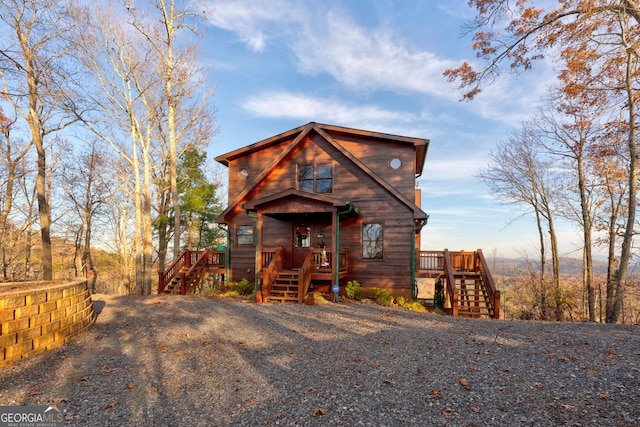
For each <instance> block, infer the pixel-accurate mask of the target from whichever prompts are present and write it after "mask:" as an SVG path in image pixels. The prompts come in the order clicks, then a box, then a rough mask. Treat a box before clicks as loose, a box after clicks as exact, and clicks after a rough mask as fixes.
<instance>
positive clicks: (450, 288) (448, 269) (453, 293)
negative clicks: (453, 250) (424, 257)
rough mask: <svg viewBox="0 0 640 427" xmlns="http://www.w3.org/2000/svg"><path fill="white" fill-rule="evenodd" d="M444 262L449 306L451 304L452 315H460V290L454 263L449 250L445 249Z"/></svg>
mask: <svg viewBox="0 0 640 427" xmlns="http://www.w3.org/2000/svg"><path fill="white" fill-rule="evenodd" d="M442 256H443V262H444V274H445V281H446V282H447V286H446V289H447V295H448V296H449V304H451V315H452V316H457V315H458V290H457V289H456V281H455V278H454V277H453V268H454V267H453V263H452V262H451V258H450V256H449V250H448V249H445V250H444V252H443V253H442Z"/></svg>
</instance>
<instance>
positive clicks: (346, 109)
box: [242, 92, 418, 131]
mask: <svg viewBox="0 0 640 427" xmlns="http://www.w3.org/2000/svg"><path fill="white" fill-rule="evenodd" d="M242 107H243V108H244V109H245V110H247V111H248V112H249V113H251V114H253V115H255V116H258V117H268V118H286V119H300V120H303V121H320V122H327V123H335V124H344V125H350V126H360V125H361V124H363V123H378V124H380V123H384V122H412V121H415V120H417V119H418V116H417V115H415V114H413V113H409V112H402V111H393V110H389V109H385V108H383V107H379V106H376V105H356V104H347V103H344V102H342V101H341V100H337V99H332V98H327V99H322V98H314V97H311V96H307V95H303V94H299V93H291V92H262V93H259V94H257V95H254V96H251V97H250V98H248V99H247V100H246V101H244V102H243V104H242ZM376 129H377V130H379V131H382V129H380V125H378V126H377V127H376Z"/></svg>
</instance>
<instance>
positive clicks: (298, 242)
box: [291, 224, 311, 268]
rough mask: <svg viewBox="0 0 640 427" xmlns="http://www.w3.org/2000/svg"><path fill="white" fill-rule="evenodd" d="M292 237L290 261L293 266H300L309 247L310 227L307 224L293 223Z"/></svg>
mask: <svg viewBox="0 0 640 427" xmlns="http://www.w3.org/2000/svg"><path fill="white" fill-rule="evenodd" d="M292 234H293V236H292V237H293V238H292V242H291V243H292V250H291V253H292V258H293V259H292V262H291V266H292V267H293V268H297V267H300V266H301V265H302V263H303V262H304V259H305V257H306V256H307V254H308V253H309V249H310V248H311V227H309V226H307V225H300V224H298V225H294V226H293V233H292Z"/></svg>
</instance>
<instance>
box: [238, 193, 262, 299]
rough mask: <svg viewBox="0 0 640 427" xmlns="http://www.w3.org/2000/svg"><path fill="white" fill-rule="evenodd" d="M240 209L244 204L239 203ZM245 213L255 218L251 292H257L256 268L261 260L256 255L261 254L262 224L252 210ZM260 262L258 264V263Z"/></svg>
mask: <svg viewBox="0 0 640 427" xmlns="http://www.w3.org/2000/svg"><path fill="white" fill-rule="evenodd" d="M240 207H241V208H242V209H244V205H240ZM246 212H247V215H248V216H249V217H251V218H254V219H255V220H256V225H255V232H254V243H255V245H256V253H255V265H254V266H253V293H254V294H256V295H257V294H258V290H260V291H262V289H259V286H258V268H259V266H260V265H262V264H261V263H262V260H261V259H258V255H262V253H261V251H260V250H259V247H260V246H261V245H262V237H261V236H260V227H261V226H262V221H261V217H260V216H259V215H256V214H254V213H253V212H249V211H246ZM259 263H260V264H259Z"/></svg>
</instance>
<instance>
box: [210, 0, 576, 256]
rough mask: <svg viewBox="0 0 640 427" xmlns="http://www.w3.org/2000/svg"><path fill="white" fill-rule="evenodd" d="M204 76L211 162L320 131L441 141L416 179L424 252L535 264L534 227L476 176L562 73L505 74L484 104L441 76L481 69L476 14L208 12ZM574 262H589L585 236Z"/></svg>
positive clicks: (224, 8) (447, 10) (566, 244)
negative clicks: (272, 140)
mask: <svg viewBox="0 0 640 427" xmlns="http://www.w3.org/2000/svg"><path fill="white" fill-rule="evenodd" d="M207 9H208V10H213V12H210V15H209V25H208V26H207V28H206V29H205V31H204V37H203V39H202V50H203V58H202V59H203V60H204V61H205V64H204V67H205V69H206V71H207V72H208V73H209V81H210V82H211V84H215V85H216V94H215V96H214V98H213V101H214V103H215V105H216V109H217V124H218V126H219V127H220V131H219V133H218V135H217V137H216V139H215V141H214V143H213V144H212V145H211V147H210V150H209V155H210V157H211V158H213V157H215V156H217V155H218V154H222V153H225V152H227V151H231V150H234V149H236V148H239V147H242V146H245V145H248V144H251V143H254V142H256V141H259V140H262V139H264V138H268V137H270V136H273V135H276V134H278V133H281V132H284V131H287V130H289V129H292V128H294V127H297V126H300V125H302V124H305V123H307V122H310V121H316V122H320V123H330V124H336V125H341V126H349V127H354V128H360V129H367V130H373V131H380V132H388V133H392V134H398V135H406V136H411V137H419V138H427V139H430V140H431V144H430V147H429V153H428V154H427V161H426V165H425V170H424V174H423V175H422V176H421V177H420V178H419V179H418V182H419V186H420V188H421V189H422V207H423V210H425V211H426V212H427V213H428V214H429V215H430V219H429V224H428V225H427V227H425V229H424V230H423V233H422V248H423V249H425V250H426V249H436V250H441V249H444V248H448V249H450V250H460V249H465V250H473V249H477V248H482V249H483V250H484V252H485V255H489V256H490V255H493V254H497V255H498V256H520V255H522V253H523V252H524V253H528V254H532V255H533V256H535V251H536V250H537V249H536V248H537V234H536V231H535V227H534V224H533V222H532V220H531V218H530V217H524V218H522V217H521V212H520V211H519V210H518V209H517V208H515V207H513V206H504V205H500V204H497V203H496V202H495V201H493V199H492V197H491V195H490V194H488V191H487V189H486V188H485V187H484V186H483V184H482V182H481V181H480V180H478V179H477V178H475V176H474V175H475V174H477V172H478V171H479V170H480V169H481V168H484V167H486V165H487V162H488V156H489V152H490V151H491V150H492V149H493V148H494V147H495V145H496V144H497V143H498V142H499V141H501V140H503V139H505V137H506V135H507V134H508V133H509V132H510V131H511V130H513V129H516V128H518V127H519V126H520V124H521V122H522V121H523V120H526V119H527V118H528V117H530V115H531V114H532V113H533V112H534V111H535V108H536V106H537V105H538V104H539V100H540V96H541V95H543V94H544V92H545V88H546V86H547V85H549V84H551V83H553V67H552V65H551V63H550V62H541V63H538V64H536V66H535V68H534V70H533V71H532V72H530V73H527V74H525V75H521V76H518V77H515V76H511V75H508V74H505V75H503V76H502V77H501V78H500V79H499V80H497V81H496V82H494V84H493V85H491V86H490V87H488V88H487V89H486V90H485V92H484V93H483V94H481V95H480V96H479V97H478V98H477V99H476V100H474V101H473V102H472V103H466V102H459V98H460V93H459V92H457V91H456V89H455V87H453V86H452V85H451V84H449V83H448V82H447V81H446V80H445V78H444V77H443V76H442V72H443V71H444V70H445V69H447V68H450V67H454V66H457V65H459V64H460V63H461V62H462V61H464V60H467V61H470V62H471V63H473V62H474V61H475V53H474V52H473V51H472V50H471V36H465V35H463V34H462V31H461V28H462V26H463V25H464V24H465V23H466V22H468V21H469V20H471V19H472V18H473V16H474V15H473V10H471V9H470V8H468V7H467V2H466V1H463V0H461V1H458V2H451V1H450V0H442V1H438V0H429V1H419V0H413V1H410V0H407V1H401V0H398V1H392V0H366V1H332V0H317V1H316V0H269V1H267V0H234V1H228V0H227V1H209V2H208V3H207ZM560 241H561V249H562V252H563V254H568V255H572V256H580V253H579V251H578V249H579V243H578V238H577V237H576V233H575V230H573V228H572V227H571V226H566V227H564V228H562V229H561V231H560Z"/></svg>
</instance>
